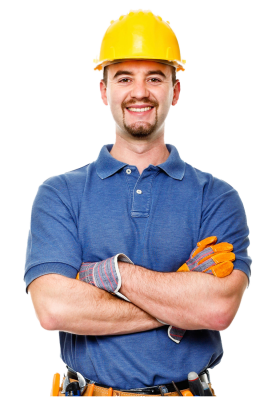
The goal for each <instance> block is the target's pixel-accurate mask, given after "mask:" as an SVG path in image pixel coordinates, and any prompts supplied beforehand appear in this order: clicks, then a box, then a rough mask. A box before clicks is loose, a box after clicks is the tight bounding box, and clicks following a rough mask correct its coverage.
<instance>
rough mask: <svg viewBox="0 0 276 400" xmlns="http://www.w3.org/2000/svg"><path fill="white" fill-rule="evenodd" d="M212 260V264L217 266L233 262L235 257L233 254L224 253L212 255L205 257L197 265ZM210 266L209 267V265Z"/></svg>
mask: <svg viewBox="0 0 276 400" xmlns="http://www.w3.org/2000/svg"><path fill="white" fill-rule="evenodd" d="M211 259H212V260H213V261H214V264H219V263H221V262H223V261H235V259H236V256H235V254H234V253H230V252H229V253H226V252H222V253H215V254H214V253H213V254H211V255H209V256H207V257H204V258H202V259H201V260H200V261H199V262H198V265H201V264H203V263H205V261H207V260H211ZM209 266H211V265H209Z"/></svg>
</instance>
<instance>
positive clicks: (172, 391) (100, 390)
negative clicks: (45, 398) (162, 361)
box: [59, 369, 215, 396]
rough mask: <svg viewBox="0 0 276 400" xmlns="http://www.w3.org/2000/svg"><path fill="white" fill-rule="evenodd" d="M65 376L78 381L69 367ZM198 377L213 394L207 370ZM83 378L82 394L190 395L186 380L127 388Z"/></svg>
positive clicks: (71, 380)
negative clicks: (85, 386)
mask: <svg viewBox="0 0 276 400" xmlns="http://www.w3.org/2000/svg"><path fill="white" fill-rule="evenodd" d="M67 377H68V378H69V380H70V382H74V381H78V376H77V374H76V373H75V372H73V371H72V370H71V369H70V370H69V369H68V372H67ZM199 377H200V380H201V381H202V382H206V383H208V385H209V387H210V389H211V392H212V394H213V396H214V395H215V393H214V391H213V389H212V387H211V383H210V379H209V372H208V370H206V371H204V372H202V373H201V374H200V375H199ZM64 379H65V378H64ZM85 380H86V383H87V389H86V390H85V392H84V393H83V396H192V393H191V392H190V390H189V382H188V380H185V381H181V382H177V383H174V382H172V383H167V384H164V385H157V386H149V387H145V388H136V389H129V390H125V389H120V388H111V387H109V386H106V385H102V384H98V383H97V382H95V383H91V381H90V380H88V379H85ZM59 396H64V394H63V393H61V391H59Z"/></svg>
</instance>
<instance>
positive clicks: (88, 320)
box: [29, 274, 162, 335]
mask: <svg viewBox="0 0 276 400" xmlns="http://www.w3.org/2000/svg"><path fill="white" fill-rule="evenodd" d="M29 292H30V293H31V296H32V301H33V304H34V307H35V311H36V314H37V317H38V319H39V321H40V323H41V325H42V327H44V328H45V329H48V330H59V331H64V332H70V333H73V334H77V335H122V334H127V333H134V332H141V331H146V330H150V329H154V328H158V327H160V326H162V324H160V323H159V322H158V321H157V320H156V319H155V318H154V317H152V316H151V315H149V314H148V313H147V312H145V311H143V310H142V309H140V308H138V307H137V306H135V305H134V304H131V303H128V302H126V301H124V300H121V299H119V298H117V297H116V296H113V295H111V294H110V293H107V292H105V291H104V290H100V289H98V288H96V287H94V286H91V285H89V284H87V283H84V282H81V281H78V280H74V279H69V278H66V277H64V276H61V275H56V274H49V275H45V276H42V277H40V278H38V279H36V280H34V281H33V282H32V283H31V284H30V286H29Z"/></svg>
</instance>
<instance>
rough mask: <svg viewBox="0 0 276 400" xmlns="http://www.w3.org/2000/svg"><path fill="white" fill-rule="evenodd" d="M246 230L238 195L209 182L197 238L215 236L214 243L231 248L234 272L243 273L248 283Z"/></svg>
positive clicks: (230, 189)
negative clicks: (233, 256)
mask: <svg viewBox="0 0 276 400" xmlns="http://www.w3.org/2000/svg"><path fill="white" fill-rule="evenodd" d="M248 235H249V229H248V226H247V219H246V214H245V210H244V206H243V204H242V201H241V199H240V197H239V194H238V192H237V191H236V190H235V189H233V188H232V187H231V186H230V185H228V184H227V183H225V182H224V181H221V180H219V179H216V178H212V180H211V182H210V183H209V185H208V188H207V190H206V193H205V197H204V203H203V211H202V217H201V228H200V238H199V240H202V239H204V238H206V237H208V236H217V238H218V242H228V243H231V244H232V245H233V247H234V250H233V252H234V253H235V256H236V260H235V261H234V269H238V270H240V271H243V272H244V273H245V274H246V275H247V277H248V281H249V280H250V275H251V269H250V266H251V262H252V260H251V258H250V257H249V256H248V252H247V249H248V246H249V243H250V242H249V237H248Z"/></svg>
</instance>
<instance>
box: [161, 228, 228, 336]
mask: <svg viewBox="0 0 276 400" xmlns="http://www.w3.org/2000/svg"><path fill="white" fill-rule="evenodd" d="M216 242H217V237H216V236H211V237H208V238H206V239H204V240H202V241H201V242H198V243H197V246H196V247H195V248H194V249H193V251H192V252H191V254H190V258H189V259H188V260H187V261H186V263H185V264H183V265H182V266H181V267H180V268H179V269H178V270H177V272H190V271H194V272H205V273H207V274H210V275H214V276H217V277H218V278H224V277H225V276H227V275H229V274H231V272H232V271H233V268H234V264H233V262H232V261H235V254H234V253H232V250H233V246H232V244H230V243H226V242H222V243H218V244H215V243H216ZM185 332H186V331H185V329H180V328H176V327H174V326H170V327H169V328H168V336H169V337H170V338H171V339H172V340H173V341H174V342H176V343H179V342H180V341H181V340H182V338H183V336H184V334H185Z"/></svg>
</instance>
